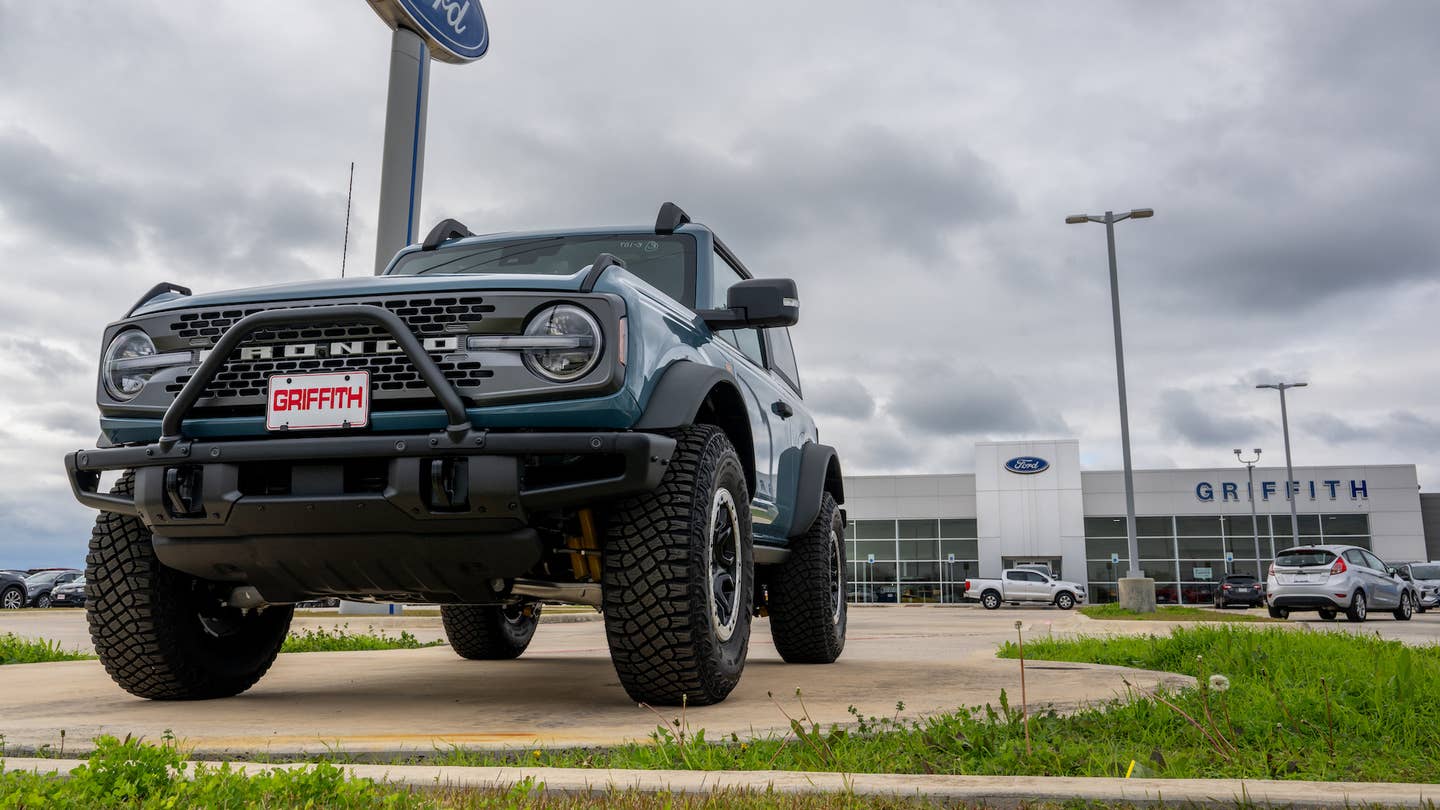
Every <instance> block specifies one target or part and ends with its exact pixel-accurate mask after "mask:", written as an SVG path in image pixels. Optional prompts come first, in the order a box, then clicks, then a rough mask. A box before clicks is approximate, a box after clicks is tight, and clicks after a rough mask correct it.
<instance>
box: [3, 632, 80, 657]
mask: <svg viewBox="0 0 1440 810" xmlns="http://www.w3.org/2000/svg"><path fill="white" fill-rule="evenodd" d="M94 657H95V656H93V655H90V654H89V653H81V652H72V651H70V650H64V649H61V648H60V643H59V642H58V641H50V640H48V639H43V638H40V639H34V638H25V637H23V636H17V635H15V634H14V633H0V664H44V663H47V662H50V661H84V660H86V659H90V658H94Z"/></svg>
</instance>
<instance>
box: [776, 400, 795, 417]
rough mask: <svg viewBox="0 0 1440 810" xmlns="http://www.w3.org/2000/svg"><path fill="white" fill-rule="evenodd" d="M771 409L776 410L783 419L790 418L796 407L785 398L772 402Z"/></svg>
mask: <svg viewBox="0 0 1440 810" xmlns="http://www.w3.org/2000/svg"><path fill="white" fill-rule="evenodd" d="M770 410H772V411H774V412H775V413H776V414H777V415H778V416H779V417H780V418H781V419H789V418H790V417H792V416H794V415H795V409H794V408H792V407H790V403H788V402H786V401H785V400H783V399H780V400H776V401H775V402H772V403H770Z"/></svg>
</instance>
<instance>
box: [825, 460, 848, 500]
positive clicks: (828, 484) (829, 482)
mask: <svg viewBox="0 0 1440 810" xmlns="http://www.w3.org/2000/svg"><path fill="white" fill-rule="evenodd" d="M825 491H826V492H828V493H830V496H831V497H833V498H834V499H835V502H836V503H845V477H844V475H843V474H841V472H840V459H838V458H836V457H835V456H831V457H830V461H829V463H827V464H826V465H825Z"/></svg>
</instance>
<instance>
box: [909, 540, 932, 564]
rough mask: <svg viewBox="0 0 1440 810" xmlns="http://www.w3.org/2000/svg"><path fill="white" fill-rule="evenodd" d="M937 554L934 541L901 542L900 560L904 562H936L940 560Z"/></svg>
mask: <svg viewBox="0 0 1440 810" xmlns="http://www.w3.org/2000/svg"><path fill="white" fill-rule="evenodd" d="M937 554H938V551H937V549H936V541H934V540H901V541H900V559H902V560H935V559H939V557H938V556H937Z"/></svg>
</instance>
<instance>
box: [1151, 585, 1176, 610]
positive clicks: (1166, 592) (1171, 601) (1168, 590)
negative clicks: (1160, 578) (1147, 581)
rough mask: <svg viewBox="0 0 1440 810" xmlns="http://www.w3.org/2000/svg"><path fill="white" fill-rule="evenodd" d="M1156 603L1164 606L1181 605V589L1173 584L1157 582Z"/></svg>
mask: <svg viewBox="0 0 1440 810" xmlns="http://www.w3.org/2000/svg"><path fill="white" fill-rule="evenodd" d="M1155 601H1156V602H1158V603H1160V604H1162V605H1178V604H1180V588H1179V587H1178V586H1177V585H1176V584H1175V583H1173V582H1156V583H1155Z"/></svg>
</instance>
